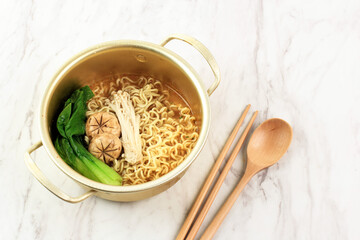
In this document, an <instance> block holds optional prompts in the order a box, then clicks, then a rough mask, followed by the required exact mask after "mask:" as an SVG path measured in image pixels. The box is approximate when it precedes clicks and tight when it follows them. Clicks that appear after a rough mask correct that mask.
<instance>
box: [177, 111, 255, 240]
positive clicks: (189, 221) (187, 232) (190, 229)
mask: <svg viewBox="0 0 360 240" xmlns="http://www.w3.org/2000/svg"><path fill="white" fill-rule="evenodd" d="M249 109H250V104H249V105H247V107H246V109H245V111H244V112H243V114H242V115H241V117H240V119H239V121H238V122H237V123H236V125H235V128H234V130H233V131H232V132H231V134H230V136H229V138H228V140H227V141H226V143H225V146H224V148H223V149H222V150H221V152H220V154H219V157H218V159H217V160H216V162H215V164H214V166H213V168H212V169H211V171H210V173H209V175H208V177H207V179H206V181H205V183H204V185H203V187H202V189H201V191H200V193H199V195H198V197H197V198H196V200H195V203H194V205H193V206H192V208H191V210H190V213H189V214H188V216H187V218H186V220H185V222H184V224H183V226H182V227H181V229H180V231H179V234H178V236H177V238H176V239H177V240H184V239H186V240H193V239H194V238H195V236H196V234H197V232H198V231H199V229H200V226H201V224H202V222H203V221H204V219H205V216H206V214H207V213H208V211H209V209H210V207H211V204H212V203H213V201H214V199H215V197H216V195H217V193H218V192H219V189H220V187H221V185H222V183H223V182H224V180H225V177H226V175H227V174H228V172H229V170H230V168H231V166H232V164H233V162H234V160H235V158H236V156H237V154H238V153H239V151H240V149H241V147H242V145H243V143H244V141H245V139H246V136H247V135H248V133H249V131H250V128H251V126H252V125H253V123H254V121H255V118H256V116H257V113H258V111H256V112H255V113H254V114H253V116H252V117H251V119H250V122H249V123H248V125H247V126H246V128H245V130H244V132H243V134H242V135H241V137H240V139H239V141H238V142H237V144H236V146H235V147H234V150H233V151H232V153H231V155H230V157H229V159H228V161H227V163H226V164H225V167H224V169H223V170H222V172H221V174H220V176H219V178H218V180H217V181H216V183H215V185H214V187H213V189H212V190H211V192H210V194H209V197H208V198H207V200H206V202H205V203H204V205H203V208H202V209H201V210H200V207H201V204H202V203H203V201H204V199H205V196H206V194H207V192H208V191H209V189H210V186H211V185H212V183H213V181H214V179H215V176H216V173H217V172H218V171H219V169H220V165H221V164H222V162H223V161H224V160H225V156H226V154H227V153H228V151H229V149H230V147H231V145H232V143H233V142H234V140H235V137H236V135H237V133H238V131H239V129H240V127H241V125H242V123H243V122H244V119H245V117H246V114H247V113H248V111H249ZM199 210H200V212H199ZM198 212H199V214H198V216H197V218H196V219H195V217H196V215H197V213H198ZM194 220H195V221H194ZM215 220H216V219H214V220H213V222H215ZM219 225H220V223H219ZM203 238H204V239H206V237H204V236H203V237H202V238H201V239H203Z"/></svg>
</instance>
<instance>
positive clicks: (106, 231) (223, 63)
mask: <svg viewBox="0 0 360 240" xmlns="http://www.w3.org/2000/svg"><path fill="white" fill-rule="evenodd" d="M170 33H186V34H189V35H191V36H194V37H196V38H197V39H199V40H201V41H202V42H203V43H204V44H205V45H206V46H207V47H208V48H209V49H210V50H211V51H212V52H213V54H214V56H215V58H216V59H217V61H218V63H219V65H220V68H221V72H222V82H221V84H220V86H219V88H218V89H217V90H216V92H215V93H214V94H213V95H212V96H211V106H212V119H213V121H212V126H211V132H210V135H209V139H208V141H207V143H206V146H205V149H204V151H202V153H201V154H200V156H199V158H198V159H197V161H196V162H195V163H194V164H193V165H192V166H191V168H190V169H189V171H188V172H187V174H186V175H185V176H184V178H183V179H182V180H181V181H179V182H178V183H177V184H176V185H175V186H173V187H172V188H171V189H169V190H168V191H166V192H164V193H162V194H160V195H158V196H155V197H153V198H151V199H147V200H143V201H140V202H133V203H116V202H109V201H105V200H102V199H99V198H95V197H93V198H90V199H88V200H86V201H84V202H82V203H80V204H75V205H72V204H68V203H65V202H63V201H61V200H60V199H58V198H56V197H55V196H53V195H52V194H51V193H49V192H48V191H47V190H46V189H45V188H44V187H43V186H42V185H41V184H40V183H38V181H37V180H36V179H35V178H34V177H33V176H32V175H31V174H30V173H29V171H28V170H27V168H26V166H25V164H24V161H23V154H24V151H25V149H26V148H27V147H29V146H30V145H31V144H33V143H35V142H36V141H38V140H39V139H40V134H39V128H38V122H39V116H38V108H39V104H40V101H41V98H42V94H43V92H44V90H45V88H46V86H47V84H48V81H49V79H50V78H51V77H52V75H53V74H54V72H55V71H56V70H57V69H58V68H59V67H60V65H61V64H62V63H64V62H65V61H66V60H67V59H68V58H69V57H71V56H72V55H74V54H75V53H77V52H79V51H81V50H82V49H84V48H86V47H88V46H91V45H93V44H96V43H99V42H102V41H108V40H114V39H140V40H146V41H150V42H154V43H158V42H160V41H161V40H162V39H163V38H164V37H166V36H167V35H168V34H170ZM0 43H1V44H0V72H1V77H0V100H1V101H0V107H1V121H2V124H1V125H0V134H1V139H0V153H1V157H0V176H1V177H0V189H1V194H0V239H101V240H105V239H173V238H174V237H175V236H176V234H177V231H178V230H179V228H180V226H181V224H182V222H183V220H184V219H185V216H186V214H187V211H188V210H189V208H190V207H191V205H192V202H193V200H194V199H195V197H196V195H197V192H198V191H199V189H200V188H201V185H202V183H203V181H204V179H205V176H206V175H207V173H208V171H209V170H210V168H211V165H212V164H213V162H214V159H215V158H216V156H217V154H218V153H219V151H220V149H221V147H222V145H223V144H224V142H225V140H226V138H227V136H228V134H229V133H230V131H231V129H232V127H233V125H234V124H235V122H236V119H237V118H238V117H239V115H240V113H241V112H242V110H243V109H244V107H245V105H246V104H248V103H251V104H252V105H253V107H252V110H255V109H258V110H259V111H260V113H259V116H258V118H257V120H256V125H258V124H259V123H260V122H262V121H264V120H265V119H267V118H271V117H281V118H284V119H285V120H287V121H289V123H291V125H292V126H293V128H294V139H293V143H292V145H291V147H290V149H289V152H288V153H287V154H286V155H285V156H284V157H283V159H282V160H281V161H280V162H279V163H278V164H276V165H275V166H273V167H272V168H270V169H269V170H267V171H264V172H262V173H261V174H259V175H257V176H256V177H254V179H253V180H252V181H251V182H250V183H249V185H248V186H247V187H246V188H245V190H244V192H243V193H242V195H241V196H240V198H239V199H238V201H237V203H236V205H235V206H234V207H233V209H232V211H231V212H230V214H229V215H228V216H227V218H226V220H225V222H224V223H223V225H222V226H221V228H220V229H219V231H218V233H217V235H216V237H215V239H240V238H241V239H360V228H359V220H358V219H359V216H360V111H359V104H360V65H359V64H360V2H359V1H341V0H337V1H328V0H321V1H312V0H311V1H310V0H309V1H302V0H294V1H273V0H269V1H253V0H240V1H236V0H232V1H220V0H217V1H205V0H204V1H60V0H58V1H46V0H43V1H38V0H35V1H1V3H0ZM169 48H171V49H172V50H174V51H176V52H178V53H179V54H180V55H182V56H183V57H184V58H185V59H187V60H188V61H189V62H190V63H191V64H193V65H194V67H195V68H196V69H197V70H198V72H199V73H200V75H201V76H202V77H203V79H204V82H206V84H207V85H209V84H210V82H211V79H212V75H211V71H210V70H209V68H208V66H207V65H206V62H205V61H204V60H203V59H202V58H201V57H200V54H198V53H197V52H196V51H195V50H193V49H192V48H191V47H189V46H187V45H185V44H184V43H171V44H169ZM34 157H35V158H36V161H37V162H38V164H39V166H40V167H41V169H43V170H44V171H45V172H46V173H47V174H46V175H47V176H48V177H49V178H50V179H51V180H52V181H53V182H54V183H55V184H56V185H58V186H60V187H61V188H63V189H64V190H65V191H66V192H68V193H70V194H73V195H76V194H79V193H81V192H82V191H83V190H82V189H80V187H78V186H77V185H76V184H74V183H73V182H72V181H71V180H70V179H68V178H67V177H66V176H65V175H64V174H62V173H61V172H60V171H59V170H58V169H57V168H56V167H55V166H54V164H53V163H52V162H51V161H49V158H48V157H47V155H46V153H45V151H44V150H43V149H42V150H39V151H37V152H36V154H35V155H34ZM244 159H245V158H244V154H241V156H239V157H238V159H237V160H236V163H235V164H234V166H233V168H232V170H231V173H230V174H229V176H228V177H227V179H226V182H225V185H224V186H223V187H222V189H221V191H220V193H219V196H218V197H217V199H216V201H215V202H214V205H213V207H212V209H211V211H210V213H209V215H208V216H207V218H206V221H205V222H204V225H203V227H202V228H201V230H200V233H201V232H203V231H204V226H206V225H207V224H208V223H209V221H210V219H211V218H212V217H213V216H214V214H215V213H216V210H217V209H218V207H219V206H220V205H221V204H222V202H223V201H224V200H225V198H226V196H227V195H228V194H229V193H230V192H231V190H232V188H233V187H234V186H235V184H236V183H237V182H238V181H239V179H240V177H241V174H242V169H243V165H244V164H243V161H244Z"/></svg>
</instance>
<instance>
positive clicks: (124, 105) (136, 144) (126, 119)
mask: <svg viewBox="0 0 360 240" xmlns="http://www.w3.org/2000/svg"><path fill="white" fill-rule="evenodd" d="M111 97H112V98H111V101H108V105H109V107H110V108H111V109H112V110H113V111H114V112H115V113H116V116H117V118H118V119H119V123H120V126H121V132H122V133H121V141H122V144H123V147H124V152H125V160H126V161H128V162H129V163H131V164H134V163H136V162H139V161H141V160H142V158H143V155H142V149H141V138H140V133H139V129H140V116H139V115H135V110H134V106H133V105H132V103H131V100H130V95H129V94H128V93H127V92H123V91H121V90H119V91H118V92H113V93H112V94H111Z"/></svg>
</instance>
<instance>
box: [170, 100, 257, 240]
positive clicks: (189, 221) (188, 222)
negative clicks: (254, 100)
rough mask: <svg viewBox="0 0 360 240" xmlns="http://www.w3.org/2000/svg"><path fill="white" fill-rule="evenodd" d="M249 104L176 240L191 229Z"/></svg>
mask: <svg viewBox="0 0 360 240" xmlns="http://www.w3.org/2000/svg"><path fill="white" fill-rule="evenodd" d="M250 106H251V105H250V104H249V105H247V107H246V108H245V110H244V112H243V114H242V115H241V117H240V119H239V121H238V122H237V123H236V125H235V127H234V130H233V131H232V132H231V134H230V136H229V138H228V140H227V141H226V143H225V145H224V147H223V149H222V150H221V152H220V154H219V157H218V158H217V160H216V162H215V164H214V166H213V167H212V169H211V171H210V173H209V175H208V177H207V179H206V181H205V183H204V185H203V187H202V189H201V191H200V193H199V195H198V196H197V198H196V200H195V203H194V205H193V206H192V208H191V210H190V212H189V214H188V216H187V218H186V220H185V222H184V224H183V225H182V227H181V229H180V231H179V233H178V236H177V237H176V239H177V240H183V239H185V237H186V234H187V233H188V231H189V229H190V227H191V224H192V223H193V221H194V218H195V216H196V214H197V212H198V211H199V208H200V206H201V203H202V202H203V201H204V198H205V196H206V193H207V192H208V191H209V188H210V186H211V184H212V182H213V181H214V178H215V176H216V173H217V172H218V170H219V168H220V166H221V163H222V162H223V161H224V159H225V156H226V154H227V153H228V151H229V149H230V147H231V144H232V143H233V141H234V140H235V137H236V134H237V133H238V131H239V129H240V127H241V125H242V123H243V121H244V119H245V117H246V114H247V113H248V111H249V109H250Z"/></svg>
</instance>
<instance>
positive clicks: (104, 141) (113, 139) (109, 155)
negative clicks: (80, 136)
mask: <svg viewBox="0 0 360 240" xmlns="http://www.w3.org/2000/svg"><path fill="white" fill-rule="evenodd" d="M121 148H122V146H121V141H120V139H119V137H117V136H115V135H114V134H110V133H102V134H99V135H96V136H95V137H93V139H91V141H90V144H89V152H90V153H91V154H92V155H94V156H95V157H96V158H98V159H100V160H101V161H103V162H105V163H106V164H108V165H110V166H112V165H113V161H114V160H115V159H117V158H118V157H119V156H120V153H121Z"/></svg>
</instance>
